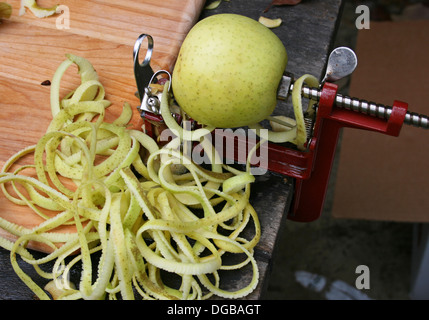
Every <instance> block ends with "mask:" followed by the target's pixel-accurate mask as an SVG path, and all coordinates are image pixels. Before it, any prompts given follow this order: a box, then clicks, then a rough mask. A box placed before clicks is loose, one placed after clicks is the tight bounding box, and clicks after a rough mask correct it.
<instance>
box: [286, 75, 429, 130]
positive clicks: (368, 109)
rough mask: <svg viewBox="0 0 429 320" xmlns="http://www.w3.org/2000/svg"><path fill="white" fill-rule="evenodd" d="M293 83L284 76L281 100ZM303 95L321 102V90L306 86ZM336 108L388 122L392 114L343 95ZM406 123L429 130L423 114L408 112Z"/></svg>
mask: <svg viewBox="0 0 429 320" xmlns="http://www.w3.org/2000/svg"><path fill="white" fill-rule="evenodd" d="M291 82H292V79H291V78H290V77H289V76H283V79H282V82H281V84H280V87H279V91H278V98H279V99H282V100H285V99H286V98H287V96H288V94H289V93H291V92H292V89H293V83H291ZM301 94H302V96H303V97H304V98H308V99H312V100H316V101H319V100H320V95H321V90H319V89H317V88H310V87H308V86H305V85H304V86H303V87H302V92H301ZM335 106H336V107H338V108H344V109H347V110H352V111H355V112H359V113H362V114H367V115H370V116H373V117H377V118H380V119H384V120H388V119H389V117H390V115H391V113H392V107H391V106H385V105H382V104H379V103H374V102H368V101H366V100H362V99H358V98H351V97H349V96H343V95H341V94H337V95H336V97H335ZM404 123H405V124H408V125H412V126H414V127H418V128H423V129H429V117H428V116H426V115H423V114H418V113H414V112H410V111H407V113H406V115H405V119H404Z"/></svg>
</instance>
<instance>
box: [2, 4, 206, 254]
mask: <svg viewBox="0 0 429 320" xmlns="http://www.w3.org/2000/svg"><path fill="white" fill-rule="evenodd" d="M38 3H39V4H40V6H43V7H50V6H52V5H54V4H56V3H57V2H56V1H51V0H45V1H38ZM204 3H205V0H181V1H177V0H163V1H157V0H144V1H134V0H133V1H131V0H127V1H113V0H97V1H83V0H70V1H68V0H64V1H61V5H64V6H66V10H68V14H69V18H70V20H69V21H70V24H69V27H70V28H69V29H64V28H62V27H61V25H62V24H63V21H64V18H66V16H65V13H66V11H65V10H63V11H61V12H59V13H57V14H55V15H53V16H51V17H47V18H42V19H40V18H37V17H35V16H34V15H33V14H32V13H31V12H30V11H29V10H27V11H26V12H25V14H24V15H21V16H20V15H19V9H20V8H19V7H20V1H13V2H11V4H12V6H13V11H12V12H13V13H12V17H11V18H10V19H8V20H4V21H3V23H2V24H0V35H1V36H0V63H1V67H0V97H1V99H0V166H3V164H4V163H5V161H6V160H7V159H8V158H9V157H10V156H12V155H13V154H14V153H16V152H17V151H19V150H21V149H23V148H25V147H27V146H30V145H33V144H35V143H37V141H38V139H39V138H40V137H42V135H43V134H44V133H45V132H46V129H47V127H48V125H49V123H50V121H51V119H52V116H51V111H50V103H49V93H50V87H49V86H43V85H41V83H42V82H44V81H45V80H50V79H52V77H53V75H54V72H55V70H56V69H57V67H58V66H59V65H60V63H61V62H62V61H64V60H65V54H66V53H73V54H75V55H78V56H82V57H85V58H87V59H88V60H89V61H90V62H91V63H92V64H93V65H94V68H95V69H96V70H97V73H98V75H99V78H100V81H101V83H102V84H103V86H104V87H105V90H106V98H107V99H108V100H110V101H111V102H112V106H111V107H109V108H108V110H107V114H106V120H107V121H109V120H111V119H113V118H115V117H116V116H118V115H119V113H120V112H121V109H122V104H123V102H124V101H127V102H129V103H131V105H132V106H137V105H138V104H139V101H138V99H137V98H136V96H135V92H136V83H135V78H134V71H133V46H134V43H135V41H136V39H137V38H138V36H139V35H140V34H142V33H146V34H150V35H151V36H152V37H153V39H154V52H153V55H152V59H151V66H152V68H153V69H154V70H158V69H167V70H171V69H172V67H173V65H174V62H175V60H176V57H177V54H178V51H179V48H180V45H181V43H182V41H183V39H184V37H185V36H186V34H187V32H188V31H189V29H190V28H191V27H192V26H193V25H194V24H195V22H196V20H197V19H198V17H199V15H200V12H201V10H202V8H203V5H204ZM63 25H65V24H63ZM145 45H147V43H146V42H144V43H143V44H142V47H141V51H142V52H141V53H140V59H143V57H144V53H145V50H146V48H145V47H144V46H145ZM79 81H80V79H79V76H78V74H77V67H76V66H72V67H70V70H67V72H66V74H65V76H64V78H63V79H62V82H61V94H62V95H65V94H66V93H67V92H69V91H70V90H73V89H74V88H76V87H77V85H78V84H79ZM133 109H134V118H133V121H132V123H133V125H134V127H135V128H140V127H141V125H142V120H141V118H140V116H139V115H138V113H137V110H136V108H133ZM28 161H31V159H28ZM28 161H27V163H28ZM23 163H26V161H24V162H23ZM0 208H1V210H0V217H2V218H5V219H7V220H8V221H10V222H13V223H16V224H19V225H22V226H24V227H27V228H32V227H34V226H36V225H38V224H40V223H41V222H42V221H43V219H42V218H40V217H38V216H37V215H36V214H34V213H33V212H32V211H31V210H30V209H28V208H27V207H22V206H17V205H15V204H13V203H11V202H10V201H8V200H7V199H6V198H5V197H4V196H1V197H0ZM63 230H64V232H68V231H71V230H70V228H63ZM0 235H3V236H5V237H8V238H10V239H13V238H14V237H12V236H11V235H10V234H8V233H7V232H5V231H4V230H2V229H0ZM30 247H33V248H35V249H38V250H46V249H47V248H46V247H45V246H40V245H39V244H31V245H30Z"/></svg>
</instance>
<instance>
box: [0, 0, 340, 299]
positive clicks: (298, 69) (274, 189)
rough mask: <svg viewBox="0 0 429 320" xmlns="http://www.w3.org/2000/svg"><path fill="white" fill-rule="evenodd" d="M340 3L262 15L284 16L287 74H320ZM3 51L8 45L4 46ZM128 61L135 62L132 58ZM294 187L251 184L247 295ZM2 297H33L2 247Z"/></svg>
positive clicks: (249, 10)
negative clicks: (253, 234) (251, 269)
mask: <svg viewBox="0 0 429 320" xmlns="http://www.w3.org/2000/svg"><path fill="white" fill-rule="evenodd" d="M269 3H270V1H269V0H252V1H248V0H233V1H228V2H227V1H224V2H222V3H221V5H220V6H219V7H218V8H217V9H215V10H203V12H202V14H201V16H200V19H201V18H204V17H207V16H209V15H213V14H217V13H237V14H242V15H246V16H249V17H251V18H254V19H258V17H259V16H260V15H261V14H263V13H262V11H263V10H264V9H265V8H266V7H267V5H268V4H269ZM341 6H342V0H325V1H303V2H302V3H301V4H299V5H296V6H279V7H272V8H271V9H270V10H269V11H268V12H267V13H265V14H264V15H265V16H267V17H271V18H278V17H280V18H282V19H283V23H282V25H281V26H280V27H278V28H276V29H273V31H274V32H275V33H276V34H277V35H278V36H279V37H280V39H281V40H282V41H283V43H284V44H285V46H286V49H287V51H288V58H289V62H288V66H287V70H288V71H289V72H291V73H293V74H294V75H295V76H300V75H303V74H305V73H310V74H313V75H314V76H316V77H318V78H322V76H323V74H324V69H325V64H326V61H327V57H328V54H329V52H330V50H331V49H332V43H333V39H334V36H335V32H336V27H337V24H338V21H339V17H340V15H341ZM141 32H144V30H142V31H141ZM3 49H5V48H1V49H0V50H3ZM129 55H131V52H129ZM128 58H129V57H128V56H126V57H124V59H128ZM129 63H130V65H131V60H129ZM29 72H31V70H29ZM131 81H133V79H132V80H131ZM2 85H4V84H2ZM289 109H290V102H287V103H279V106H278V108H277V109H276V113H283V112H287V111H288V110H289ZM293 185H294V181H293V179H291V178H288V177H283V176H279V175H275V174H271V173H267V174H265V175H262V176H258V177H257V181H256V183H255V184H254V185H253V189H252V196H251V202H252V204H253V206H254V207H255V209H256V211H257V212H258V214H259V217H260V221H261V225H262V237H261V240H260V243H259V244H258V246H257V247H256V249H255V256H256V258H257V261H258V265H259V268H260V282H259V285H258V287H257V288H256V290H255V291H254V292H253V293H252V294H251V295H249V296H248V297H246V299H263V298H264V292H265V291H266V286H267V284H268V279H269V275H270V269H271V266H272V264H273V263H275V259H273V258H274V256H273V255H274V252H275V247H276V242H277V239H278V237H279V233H280V232H282V229H283V228H284V223H285V221H286V219H287V212H288V211H289V207H290V205H291V202H292V199H293V190H294V187H293ZM23 268H24V270H25V271H26V272H28V273H29V274H30V275H35V272H34V270H32V267H31V266H28V265H27V266H24V267H23ZM249 276H250V275H249V274H246V273H241V274H234V275H233V276H230V277H231V279H230V280H231V282H230V286H231V289H232V288H234V287H235V286H237V287H240V286H241V285H240V284H242V283H245V282H246V281H247V280H246V279H248V277H249ZM43 281H44V280H40V285H43V283H44V282H43ZM0 299H33V294H32V292H31V291H30V290H29V289H28V288H27V287H26V286H25V285H24V284H23V283H22V282H21V281H20V279H19V278H18V277H17V276H16V275H15V273H14V271H13V270H12V268H11V266H10V260H9V252H7V251H6V250H3V249H0Z"/></svg>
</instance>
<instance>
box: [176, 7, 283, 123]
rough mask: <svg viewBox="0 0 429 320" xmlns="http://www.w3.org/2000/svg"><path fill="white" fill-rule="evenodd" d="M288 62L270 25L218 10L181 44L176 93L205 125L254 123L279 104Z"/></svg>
mask: <svg viewBox="0 0 429 320" xmlns="http://www.w3.org/2000/svg"><path fill="white" fill-rule="evenodd" d="M286 64H287V53H286V49H285V47H284V45H283V43H282V42H281V40H280V39H279V38H278V37H277V36H276V35H275V34H274V33H273V32H272V31H271V30H270V29H268V28H267V27H265V26H264V25H262V24H261V23H259V22H258V21H256V20H253V19H251V18H248V17H245V16H242V15H237V14H218V15H213V16H210V17H207V18H205V19H203V20H201V21H200V22H198V23H197V24H196V25H195V26H194V27H193V28H192V29H191V30H190V32H189V33H188V35H187V36H186V38H185V40H184V42H183V44H182V46H181V48H180V51H179V55H178V58H177V61H176V64H175V66H174V70H173V75H172V88H173V94H174V98H175V99H176V101H177V103H178V104H179V106H180V107H181V108H182V109H183V110H184V111H185V112H186V113H187V114H188V115H189V116H190V117H191V118H192V119H194V120H196V121H197V122H199V123H200V124H205V125H209V126H214V127H217V128H234V127H242V126H246V125H250V124H254V123H257V122H260V121H262V120H264V119H265V118H266V117H267V116H269V115H270V114H271V113H272V112H273V110H274V108H275V107H276V104H277V88H278V86H279V83H280V80H281V78H282V75H283V73H284V70H285V68H286Z"/></svg>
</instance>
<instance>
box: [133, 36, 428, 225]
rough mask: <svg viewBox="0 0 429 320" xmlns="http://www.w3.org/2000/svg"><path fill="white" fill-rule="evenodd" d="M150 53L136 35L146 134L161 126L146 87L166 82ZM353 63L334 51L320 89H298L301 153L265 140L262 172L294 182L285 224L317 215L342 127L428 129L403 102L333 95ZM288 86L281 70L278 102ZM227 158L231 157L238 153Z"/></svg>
mask: <svg viewBox="0 0 429 320" xmlns="http://www.w3.org/2000/svg"><path fill="white" fill-rule="evenodd" d="M144 39H147V43H148V47H147V51H146V55H145V58H144V61H143V62H142V63H140V62H139V51H140V47H141V44H142V42H143V41H144ZM152 52H153V39H152V37H151V36H150V35H147V34H142V35H140V37H139V38H138V39H137V41H136V43H135V45H134V51H133V59H134V73H135V78H136V84H137V90H138V94H139V98H140V101H141V105H140V106H138V110H139V112H140V114H141V116H142V118H143V120H144V123H145V130H146V132H147V133H148V134H149V135H153V134H154V130H155V129H156V128H157V127H158V129H159V127H162V124H163V120H162V117H161V115H160V112H159V106H160V99H161V98H160V95H161V93H152V90H151V88H150V86H149V85H150V84H152V83H156V82H158V77H159V76H162V74H164V75H167V77H169V78H170V79H171V75H170V73H169V72H168V71H166V70H160V71H157V72H155V73H154V72H153V70H152V68H151V67H150V59H151V55H152ZM356 65H357V58H356V55H355V53H354V52H353V51H352V50H351V49H349V48H346V47H339V48H336V49H334V50H333V51H332V52H331V54H330V56H329V59H328V64H327V68H326V74H325V77H324V79H323V80H322V81H321V84H320V86H319V87H318V88H311V87H308V86H305V85H304V86H303V87H302V91H301V95H302V97H304V98H307V99H311V100H315V101H317V103H316V104H315V105H314V108H315V111H316V112H313V113H311V114H312V116H311V117H310V116H309V115H307V114H304V116H305V123H306V129H307V133H308V140H307V143H306V144H305V149H304V150H298V149H297V148H294V147H293V146H289V145H284V144H276V143H271V142H269V143H268V147H267V148H268V152H267V153H266V156H267V157H268V159H266V160H267V161H260V163H265V164H266V168H265V169H267V170H269V171H271V172H275V173H277V174H281V175H286V176H288V177H292V178H294V179H295V187H294V199H293V203H292V207H291V210H290V212H289V213H288V219H290V220H294V221H300V222H311V221H314V220H316V219H318V218H319V217H320V214H321V212H322V209H323V205H324V200H325V195H326V191H327V187H328V181H329V176H330V173H331V168H332V164H333V160H334V157H335V150H336V147H337V143H338V138H339V134H340V130H341V129H342V128H355V129H362V130H370V131H375V132H379V133H382V134H386V135H389V136H394V137H397V136H398V135H399V134H400V131H401V129H402V126H403V124H407V125H412V126H415V127H420V128H423V129H429V118H428V117H427V116H425V115H421V114H417V113H413V112H410V111H408V104H407V103H405V102H402V101H397V100H395V101H394V102H393V105H392V106H385V105H382V104H378V103H374V102H368V101H365V100H362V99H358V98H352V97H349V96H343V95H341V94H339V93H338V86H337V85H336V84H335V83H334V82H335V81H338V80H339V79H341V78H343V77H345V76H348V75H350V74H351V73H352V72H353V71H354V69H355V67H356ZM159 81H162V80H159ZM293 85H294V78H293V75H291V74H290V73H287V72H285V73H284V75H283V77H282V80H281V82H280V85H279V87H278V93H277V96H278V99H279V100H287V99H288V97H289V94H290V93H291V92H292V89H293ZM175 117H176V120H177V121H178V122H180V121H181V119H180V116H179V115H178V114H175ZM217 134H219V133H217ZM221 134H222V135H223V137H222V138H225V139H234V143H233V144H231V145H234V148H236V149H237V148H238V146H239V145H240V144H241V143H247V139H246V137H245V136H243V137H241V136H239V135H237V134H234V135H229V132H228V131H223V133H221ZM236 151H237V150H236ZM228 154H233V155H234V156H235V157H236V156H237V155H238V152H233V153H228ZM232 160H235V161H238V160H239V159H237V158H234V159H232Z"/></svg>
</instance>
